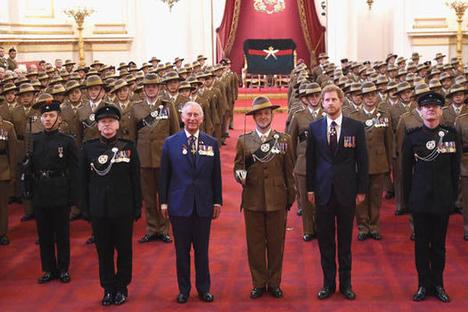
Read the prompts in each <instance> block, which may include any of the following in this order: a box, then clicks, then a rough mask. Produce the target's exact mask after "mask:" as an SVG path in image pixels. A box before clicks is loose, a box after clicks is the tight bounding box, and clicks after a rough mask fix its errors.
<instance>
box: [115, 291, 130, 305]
mask: <svg viewBox="0 0 468 312" xmlns="http://www.w3.org/2000/svg"><path fill="white" fill-rule="evenodd" d="M126 301H127V295H125V294H124V293H123V292H121V291H118V292H117V293H116V294H115V297H114V304H116V305H121V304H124V303H125V302H126Z"/></svg>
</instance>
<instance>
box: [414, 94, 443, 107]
mask: <svg viewBox="0 0 468 312" xmlns="http://www.w3.org/2000/svg"><path fill="white" fill-rule="evenodd" d="M417 102H418V107H422V106H426V105H434V104H435V105H438V106H440V107H442V106H444V105H445V98H444V96H443V95H442V94H440V93H437V92H434V91H431V92H427V93H424V94H423V95H421V96H419V97H418V99H417Z"/></svg>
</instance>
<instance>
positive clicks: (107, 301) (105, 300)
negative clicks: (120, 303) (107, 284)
mask: <svg viewBox="0 0 468 312" xmlns="http://www.w3.org/2000/svg"><path fill="white" fill-rule="evenodd" d="M112 303H114V295H113V294H112V293H111V292H110V291H105V292H104V296H103V297H102V300H101V304H102V305H103V306H110V305H111V304H112Z"/></svg>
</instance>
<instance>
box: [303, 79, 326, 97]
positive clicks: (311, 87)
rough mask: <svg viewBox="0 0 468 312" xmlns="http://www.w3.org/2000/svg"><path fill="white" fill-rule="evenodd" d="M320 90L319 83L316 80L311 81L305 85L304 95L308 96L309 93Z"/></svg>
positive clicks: (319, 91)
mask: <svg viewBox="0 0 468 312" xmlns="http://www.w3.org/2000/svg"><path fill="white" fill-rule="evenodd" d="M321 92H322V88H320V85H319V84H318V83H316V82H312V83H307V84H306V85H305V89H304V94H303V95H304V96H309V95H312V94H317V93H321Z"/></svg>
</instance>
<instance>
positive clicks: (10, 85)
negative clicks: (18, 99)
mask: <svg viewBox="0 0 468 312" xmlns="http://www.w3.org/2000/svg"><path fill="white" fill-rule="evenodd" d="M17 90H18V87H17V86H16V85H15V84H14V83H13V82H8V83H6V84H5V85H3V89H2V93H0V94H2V95H3V94H5V93H7V92H8V91H17Z"/></svg>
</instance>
